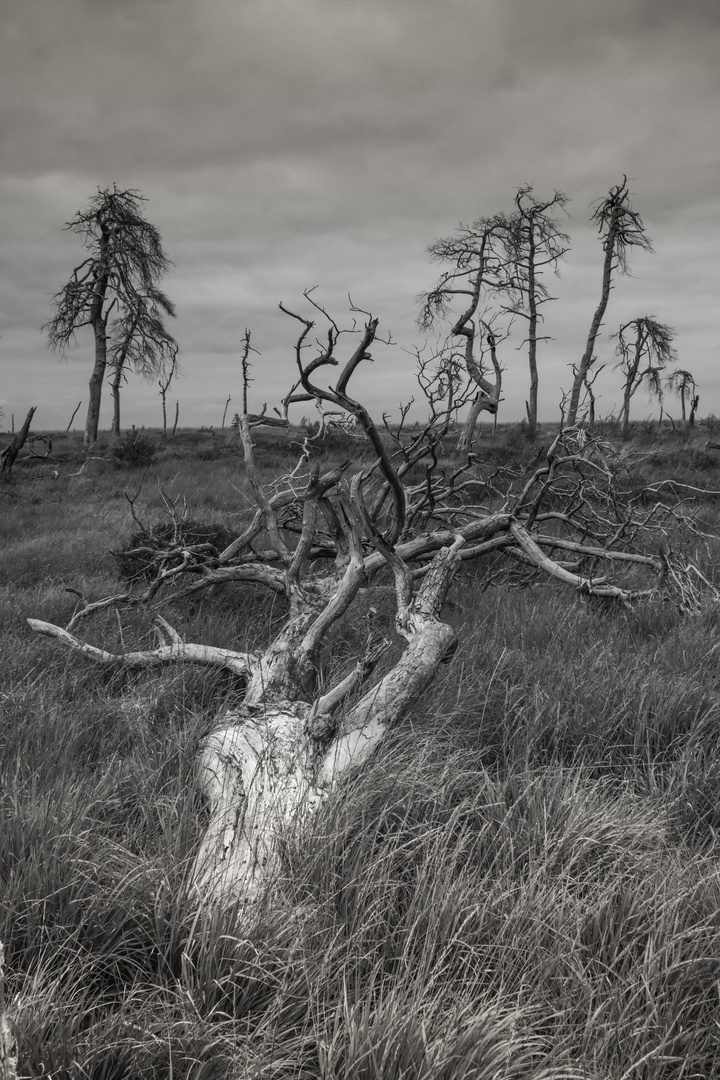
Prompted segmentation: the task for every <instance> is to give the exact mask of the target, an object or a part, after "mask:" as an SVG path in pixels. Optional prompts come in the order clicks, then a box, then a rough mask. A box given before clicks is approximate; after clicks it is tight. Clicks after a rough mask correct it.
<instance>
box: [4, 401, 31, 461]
mask: <svg viewBox="0 0 720 1080" xmlns="http://www.w3.org/2000/svg"><path fill="white" fill-rule="evenodd" d="M35 408H36V407H35V406H34V405H33V407H32V409H30V411H29V412H28V414H27V416H26V417H25V422H24V424H23V426H22V427H21V428H20V430H19V431H18V433H17V435H16V436H15V438H14V439H13V441H12V442H11V443H10V445H9V446H6V447H5V449H4V450H3V451H2V452H0V473H5V475H6V476H9V475H10V473H11V472H12V467H13V465H14V464H15V459H16V458H17V456H18V454H19V453H20V451H21V450H22V448H23V446H24V445H25V440H26V439H27V437H28V432H29V431H30V425H31V424H32V418H33V416H34V415H35Z"/></svg>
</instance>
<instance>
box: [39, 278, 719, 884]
mask: <svg viewBox="0 0 720 1080" xmlns="http://www.w3.org/2000/svg"><path fill="white" fill-rule="evenodd" d="M306 296H307V299H308V301H309V303H310V304H311V305H312V306H313V309H314V310H313V311H312V312H311V314H313V316H314V317H315V318H317V317H318V315H319V316H320V317H321V318H322V319H323V321H324V322H325V328H326V333H325V338H324V340H323V342H322V343H318V342H315V343H313V340H312V336H311V334H312V330H313V327H314V322H313V321H312V319H311V318H309V317H306V316H303V315H300V314H298V313H296V312H294V311H291V310H289V309H287V308H283V309H282V310H283V311H285V312H286V314H287V315H288V316H289V317H290V318H292V319H293V320H295V321H297V322H298V323H299V326H300V329H299V333H298V337H297V341H296V345H295V365H296V369H297V378H298V382H297V384H296V387H295V389H294V391H293V395H292V396H293V400H294V401H312V402H316V403H318V404H319V405H320V406H321V407H323V408H325V407H327V408H329V409H334V410H335V409H336V410H341V411H342V413H343V414H348V415H350V416H352V417H354V418H355V421H356V424H357V428H358V431H359V432H360V433H361V435H362V437H363V438H364V440H365V442H366V444H367V445H368V446H369V447H371V448H372V455H373V456H372V460H371V461H370V463H369V464H367V465H366V466H365V467H359V468H358V467H355V468H353V466H352V465H351V463H349V462H343V463H339V464H338V465H337V466H335V467H332V468H328V469H326V470H325V471H324V472H322V471H321V470H320V468H319V466H318V464H317V461H316V459H314V458H313V457H312V456H311V454H310V452H309V450H310V448H309V446H308V442H307V441H306V445H305V448H304V451H303V453H302V454H301V455H300V458H299V460H298V463H297V465H296V467H295V468H294V469H293V470H291V471H290V472H288V473H286V474H285V475H283V476H280V477H278V478H277V479H276V480H275V481H274V482H273V483H272V484H271V485H263V484H262V483H261V482H260V478H259V471H258V469H257V468H256V465H255V459H254V446H253V438H252V433H251V423H252V422H251V419H250V417H249V415H248V414H247V413H245V414H244V415H243V416H241V417H240V425H239V427H240V436H241V439H242V444H243V450H244V457H245V467H246V472H247V479H248V482H249V487H250V491H251V493H252V498H253V501H254V511H253V512H252V514H251V516H250V517H249V520H248V521H247V522H246V524H245V527H244V528H243V529H242V531H240V532H238V534H237V535H236V536H235V537H234V538H233V539H232V541H231V542H230V543H229V544H227V545H226V546H225V548H224V549H223V550H218V549H217V548H216V547H215V546H214V545H213V544H212V543H209V542H204V543H197V544H188V543H185V542H184V541H183V538H182V528H181V526H182V517H183V513H184V511H183V510H181V509H179V508H178V503H177V502H172V501H170V500H169V499H168V500H167V502H166V506H167V509H168V513H169V515H170V518H171V520H173V521H174V524H175V530H174V535H175V538H176V542H175V543H173V541H172V539H171V540H170V542H166V543H163V544H162V545H160V544H156V545H155V546H154V547H153V542H152V534H151V533H150V532H148V533H147V541H146V543H145V545H144V547H143V548H142V552H143V554H144V557H145V558H146V561H147V560H149V563H150V565H151V567H152V572H151V573H150V574H148V575H147V576H144V577H142V578H141V580H139V581H138V582H136V583H135V584H133V585H132V586H130V587H128V589H127V590H125V591H124V592H119V593H117V594H115V595H113V596H107V597H102V598H99V599H97V600H84V599H82V600H81V602H80V604H79V605H78V607H77V609H76V611H75V613H74V614H73V616H72V618H71V619H70V621H69V622H68V624H67V626H66V627H65V628H62V627H60V626H56V625H53V624H49V623H46V622H42V621H40V620H36V619H32V620H29V622H30V626H31V627H32V629H33V630H35V631H37V632H38V633H41V634H45V635H47V636H49V637H51V638H53V639H55V641H57V642H58V643H60V644H62V645H64V646H67V647H69V648H71V649H74V650H77V651H79V652H80V653H82V654H83V655H84V656H86V657H87V658H88V659H89V660H92V661H94V662H96V663H99V664H102V665H113V664H124V665H128V666H135V667H138V668H147V667H155V666H159V665H169V664H178V663H190V664H196V665H198V664H199V665H210V666H213V667H217V668H224V669H226V670H228V671H230V672H232V673H233V674H234V675H236V676H238V678H239V679H240V680H242V681H243V682H244V686H245V694H244V701H243V704H242V705H241V706H240V707H239V708H237V709H235V710H233V711H231V712H226V713H224V714H223V715H221V716H219V717H218V718H217V721H216V724H215V726H214V729H213V730H212V731H211V732H210V733H209V734H208V735H207V737H206V738H205V740H204V742H203V744H202V746H201V748H200V752H199V757H198V762H197V776H198V783H199V786H200V789H201V791H202V792H203V793H204V795H205V797H206V799H207V802H208V804H209V808H210V818H209V824H208V826H207V829H206V831H205V833H204V836H203V838H202V841H201V843H200V845H199V850H198V852H197V857H196V860H195V868H194V875H193V880H194V884H195V887H196V888H197V891H198V895H199V897H200V898H201V899H202V900H208V901H223V900H236V899H238V898H240V899H241V900H244V901H249V900H252V899H253V898H256V897H257V896H258V895H265V894H266V893H267V891H268V890H272V889H273V888H274V883H275V882H276V880H277V878H278V876H279V870H280V858H281V854H280V852H281V847H282V842H283V838H284V837H286V836H287V835H288V834H289V833H291V832H292V831H293V830H294V829H297V828H298V827H299V826H301V825H302V822H303V820H304V819H306V818H307V816H308V815H310V814H312V813H313V812H314V810H315V809H316V808H317V807H318V805H319V804H320V803H322V801H323V800H324V799H325V798H326V797H327V795H328V793H329V792H331V791H332V789H333V788H334V787H335V785H336V784H337V783H338V781H339V779H340V778H341V777H343V776H344V775H346V774H347V772H348V770H350V769H354V768H357V767H358V766H359V765H361V764H362V763H363V762H364V761H366V759H367V758H368V756H369V755H370V754H371V753H372V752H373V751H374V750H375V748H376V747H377V746H378V745H379V743H380V742H381V741H382V739H383V737H384V735H385V733H386V732H387V731H388V730H389V729H390V728H391V727H392V726H393V725H394V724H396V723H397V722H398V721H399V720H400V719H401V717H402V716H403V714H404V713H406V711H407V710H408V708H409V706H410V705H411V703H412V702H413V701H414V700H415V699H416V698H417V696H418V695H419V694H420V693H421V692H422V691H423V690H424V689H425V688H426V687H427V686H428V684H429V683H430V682H431V681H432V679H433V678H434V676H435V675H436V673H437V671H438V668H439V665H440V664H441V663H442V662H443V661H445V660H447V659H448V657H449V656H451V654H452V650H453V647H454V645H455V643H456V631H455V630H454V629H453V628H452V627H451V626H450V625H449V623H448V622H446V621H445V620H444V619H443V607H444V604H445V601H446V598H447V595H448V590H449V588H450V585H451V583H452V580H453V577H454V575H455V574H456V572H457V569H458V567H459V565H460V564H461V562H463V561H466V560H477V559H481V558H483V557H490V556H492V557H493V558H495V559H497V558H498V556H503V557H504V559H506V560H507V561H508V564H509V565H510V566H512V567H514V568H516V569H515V571H514V572H515V573H520V574H522V575H528V574H529V575H535V576H537V575H540V576H542V577H544V578H546V579H547V580H554V581H558V582H559V583H562V584H564V585H566V586H567V587H570V588H573V589H575V590H577V591H578V592H579V593H581V594H583V595H585V596H587V597H595V598H598V600H599V601H606V602H613V603H621V604H626V605H629V604H632V603H635V602H636V601H638V600H641V599H643V598H646V597H650V596H653V595H655V594H657V593H658V592H664V593H665V594H667V595H668V597H671V598H674V600H675V601H676V602H677V603H679V604H680V605H681V606H684V607H685V608H686V609H687V608H691V607H692V605H693V604H696V603H697V602H698V597H699V595H700V593H701V592H702V590H703V589H704V588H705V587H707V588H708V589H710V588H711V586H710V585H709V583H707V582H705V581H704V579H702V580H700V578H701V575H700V577H698V576H697V574H694V573H693V572H692V570H691V568H690V567H689V566H688V565H685V564H684V563H683V562H682V560H679V559H678V558H677V557H676V556H675V555H673V554H672V551H671V548H670V546H669V543H668V537H669V536H670V535H671V533H672V530H673V529H674V528H675V527H676V525H677V520H678V516H681V515H682V513H683V511H682V510H681V509H678V507H677V506H676V505H670V504H668V505H665V504H663V503H661V502H659V500H657V499H656V500H654V501H652V502H651V504H650V505H646V504H645V503H644V502H643V500H642V498H641V497H640V495H638V494H637V493H635V494H633V493H632V492H631V491H628V492H623V491H622V489H621V486H620V485H619V482H618V473H617V470H616V469H615V467H614V465H613V463H612V461H611V460H610V458H611V450H610V448H609V447H607V446H603V445H602V444H601V443H599V442H598V441H597V440H595V441H593V440H588V439H587V438H586V436H585V433H584V432H583V431H582V429H581V428H580V427H578V426H575V427H571V428H566V429H560V430H559V431H558V433H557V436H556V438H555V439H554V441H553V442H552V445H551V446H550V448H549V450H548V451H547V452H546V453H545V454H544V455H542V457H541V458H540V459H538V460H537V461H535V462H534V463H532V464H531V465H530V466H528V467H527V468H526V469H525V470H523V471H513V470H512V469H509V468H504V467H498V468H495V470H494V471H491V470H488V469H483V468H482V467H481V464H480V463H479V462H478V461H477V460H476V459H475V458H474V457H473V456H472V455H471V456H469V457H466V458H465V459H463V460H458V459H447V458H444V457H443V456H442V452H441V451H442V440H443V438H444V437H445V436H446V435H447V434H448V432H449V430H450V427H451V425H452V423H453V421H454V420H455V417H456V414H457V409H458V407H459V406H460V405H462V404H464V400H463V397H462V393H461V392H460V389H459V388H460V387H461V383H460V382H459V380H458V377H457V370H456V368H455V367H454V366H453V362H448V363H443V362H440V363H439V364H438V365H437V366H436V367H435V368H434V369H433V370H432V371H428V369H427V368H426V367H425V368H422V369H421V371H420V374H419V383H420V385H421V387H422V388H423V390H424V394H425V399H426V402H427V404H428V411H429V416H428V419H427V421H426V422H425V424H421V425H419V426H418V427H416V428H413V429H412V430H406V428H405V424H404V421H405V418H406V417H407V409H405V410H403V411H402V421H401V423H400V424H399V425H398V426H392V425H390V424H389V423H387V422H386V423H385V425H384V429H383V428H382V427H381V426H379V425H378V424H376V423H375V422H374V420H373V419H372V417H371V416H370V414H369V412H368V411H367V409H366V408H365V407H364V405H363V404H362V403H361V402H360V401H359V400H356V399H355V398H354V397H352V396H351V393H350V384H351V381H352V379H353V376H354V375H355V373H356V371H357V369H358V368H359V367H360V366H361V365H363V364H364V363H366V362H367V361H369V360H370V359H371V354H370V349H371V347H373V346H374V345H375V344H376V343H377V342H378V340H379V339H378V321H377V319H375V318H372V317H370V316H368V317H367V320H366V321H365V323H364V327H363V328H362V329H360V330H358V331H356V333H357V334H358V335H359V341H358V342H357V344H356V346H355V348H354V349H352V350H350V351H349V354H348V355H347V356H346V357H345V359H344V361H343V362H341V361H340V359H339V355H338V354H339V353H340V351H341V345H342V344H343V343H344V341H345V340H346V339H345V337H344V333H345V332H344V331H341V329H340V328H339V327H338V325H337V323H336V322H335V321H334V320H333V319H332V318H330V317H329V316H328V315H327V314H326V313H325V312H324V311H323V309H321V308H320V307H318V305H317V304H315V302H314V301H313V299H312V297H311V296H310V294H306ZM338 366H339V368H340V371H339V375H338V376H337V378H336V379H335V381H334V383H333V384H332V385H330V386H328V385H326V382H327V376H328V374H329V372H330V370H331V369H332V368H334V367H338ZM133 512H134V508H133ZM136 520H137V518H136ZM138 550H139V549H138ZM130 554H132V552H130ZM388 572H389V573H390V575H391V577H392V581H393V582H394V596H395V623H396V628H397V631H398V633H399V635H400V636H401V637H402V638H404V639H405V643H406V644H405V648H404V650H403V651H402V652H401V653H400V654H399V655H398V656H397V657H396V658H395V660H394V662H393V663H392V664H391V665H390V666H389V669H388V670H386V671H385V673H384V674H382V675H380V676H378V675H377V674H375V676H373V673H374V672H377V670H378V661H379V659H380V657H381V656H382V657H386V655H387V653H388V643H387V642H386V641H385V639H384V637H383V636H382V634H381V633H380V631H379V630H378V628H377V626H373V624H372V621H371V620H368V623H367V627H368V628H367V635H366V641H365V645H364V648H363V649H362V653H361V655H360V656H359V657H358V658H357V660H356V662H355V663H353V664H352V665H351V667H350V669H349V670H346V671H345V672H344V674H342V675H341V676H339V677H338V678H337V680H336V681H335V682H334V683H333V684H331V685H329V686H325V685H324V684H323V683H322V680H321V678H320V674H319V668H320V651H321V646H322V645H323V642H324V641H325V639H326V638H327V636H328V634H329V631H330V630H331V628H332V627H334V626H335V625H336V624H338V623H339V622H340V621H341V620H343V619H344V618H345V617H346V616H347V615H348V613H349V612H350V611H351V609H352V608H353V605H356V604H357V603H358V602H359V598H360V595H361V593H362V592H363V591H364V590H365V589H366V588H367V586H368V584H370V583H372V582H374V581H375V580H376V579H377V577H378V575H382V574H383V573H385V574H387V573H388ZM698 573H699V572H698ZM227 582H241V583H242V582H247V583H252V584H253V585H255V586H261V587H264V588H267V589H269V590H271V591H272V592H273V593H275V594H277V595H278V596H280V597H282V598H284V601H285V603H286V608H287V615H286V618H285V622H284V625H283V626H282V628H281V629H280V630H279V632H278V633H277V634H276V636H275V637H274V639H273V640H272V641H271V642H270V644H269V645H268V646H267V647H266V648H264V649H263V650H261V651H257V652H254V651H249V652H239V651H234V650H231V649H225V648H218V647H213V646H209V645H204V644H198V643H191V642H186V641H184V640H183V639H182V637H181V636H180V635H179V634H178V633H177V632H176V630H175V629H174V628H173V627H172V626H171V625H170V624H169V623H168V622H167V621H166V620H165V618H164V617H162V616H160V615H159V614H157V612H156V608H157V605H158V604H160V603H164V602H166V601H167V599H168V598H170V597H172V598H174V599H175V600H178V599H182V598H183V597H187V596H193V595H196V594H197V593H198V592H201V591H203V590H207V589H210V588H211V587H212V588H215V589H217V588H218V587H220V586H222V585H223V584H224V583H227ZM129 604H133V605H137V606H143V607H144V608H146V609H148V610H150V611H154V612H155V625H156V628H157V630H158V633H159V635H160V637H161V642H160V644H159V645H158V646H157V647H156V648H154V649H148V650H140V651H124V652H122V653H117V654H115V653H112V652H110V651H108V650H106V649H103V648H101V647H97V646H94V645H91V644H89V643H88V642H87V641H85V640H84V638H82V637H80V636H78V634H77V632H76V631H77V628H78V626H79V625H80V623H81V622H83V621H84V620H87V619H89V618H90V617H91V616H92V615H93V614H94V613H95V612H97V611H99V610H102V609H104V608H108V607H112V606H120V605H129ZM385 667H388V665H387V662H385Z"/></svg>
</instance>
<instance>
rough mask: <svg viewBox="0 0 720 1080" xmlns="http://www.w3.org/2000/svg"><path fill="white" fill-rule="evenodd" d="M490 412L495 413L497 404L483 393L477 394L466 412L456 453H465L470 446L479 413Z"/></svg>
mask: <svg viewBox="0 0 720 1080" xmlns="http://www.w3.org/2000/svg"><path fill="white" fill-rule="evenodd" d="M483 412H490V413H496V412H497V406H496V405H494V403H493V402H491V401H488V399H487V398H486V397H485V396H484V395H483V394H478V395H477V397H476V398H475V400H474V401H473V403H472V405H471V406H470V412H469V413H468V416H467V420H466V421H465V423H464V424H463V429H462V431H461V432H460V436H459V438H458V441H457V452H458V454H467V453H468V452H469V451H470V449H471V447H472V441H473V437H474V435H475V427H476V425H477V422H478V418H479V416H480V414H481V413H483Z"/></svg>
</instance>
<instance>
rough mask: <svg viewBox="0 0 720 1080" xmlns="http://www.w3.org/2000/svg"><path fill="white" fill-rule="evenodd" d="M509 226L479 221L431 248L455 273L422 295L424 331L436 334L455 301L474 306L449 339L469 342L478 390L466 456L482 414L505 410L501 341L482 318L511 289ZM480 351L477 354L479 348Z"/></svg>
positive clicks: (468, 362)
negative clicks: (486, 353)
mask: <svg viewBox="0 0 720 1080" xmlns="http://www.w3.org/2000/svg"><path fill="white" fill-rule="evenodd" d="M507 235H508V220H507V219H506V218H505V217H504V216H503V215H501V214H498V215H496V216H495V217H492V218H479V219H478V220H477V221H476V222H474V223H473V224H472V225H469V226H468V225H459V226H458V228H457V229H456V231H455V232H454V233H453V234H452V236H449V237H446V238H444V239H442V240H436V241H435V243H434V244H431V245H430V247H429V248H428V252H429V254H430V256H431V258H432V259H433V260H434V261H436V262H444V263H450V264H451V269H450V270H445V271H443V273H442V275H441V277H440V280H439V281H438V283H437V285H436V286H435V288H434V289H432V290H431V291H430V292H429V293H426V294H423V295H422V296H421V297H420V298H419V299H420V301H421V305H422V306H421V311H420V316H419V319H418V323H419V326H420V328H421V329H422V330H430V329H432V328H433V327H434V326H435V325H436V322H437V320H438V318H440V317H442V316H446V315H447V314H448V313H449V310H450V307H451V305H452V303H453V300H454V298H455V297H456V296H469V297H470V300H469V302H468V304H467V307H465V308H464V310H463V311H462V313H461V314H460V316H459V318H457V319H456V321H455V322H454V323H453V326H452V328H451V330H450V337H462V338H464V340H465V347H464V362H465V368H466V371H467V374H468V377H469V379H470V381H471V383H472V384H473V385H474V386H475V388H476V397H475V400H474V402H473V404H472V406H471V409H470V412H469V414H468V416H467V419H466V421H465V425H464V427H463V430H462V432H461V434H460V438H459V440H458V450H459V451H460V452H462V453H465V452H467V451H468V450H469V449H470V447H471V445H472V438H473V434H474V432H475V425H476V424H477V421H478V417H479V416H480V414H481V413H482V412H485V411H486V412H489V413H490V414H491V415H493V416H494V415H495V414H496V413H497V410H498V406H499V404H500V393H501V390H502V370H501V368H500V364H499V363H498V358H497V352H496V344H497V337H496V335H495V333H494V332H493V330H492V328H491V321H488V320H485V319H484V318H483V316H482V314H481V315H478V312H479V311H481V310H484V307H485V305H486V303H487V301H488V298H489V297H490V296H491V295H492V294H496V293H498V292H501V291H503V290H507V289H508V288H509V287H510V279H509V278H508V270H507V262H508V256H507V252H506V248H505V244H506V240H507ZM480 326H482V328H483V329H484V331H485V333H486V341H487V344H488V347H489V350H490V359H491V362H492V368H493V374H494V381H492V382H491V381H490V379H489V378H487V372H486V368H485V366H484V364H483V353H482V335H479V337H480V340H479V341H478V340H477V339H478V330H479V327H480ZM478 345H480V352H479V354H478V351H477V346H478Z"/></svg>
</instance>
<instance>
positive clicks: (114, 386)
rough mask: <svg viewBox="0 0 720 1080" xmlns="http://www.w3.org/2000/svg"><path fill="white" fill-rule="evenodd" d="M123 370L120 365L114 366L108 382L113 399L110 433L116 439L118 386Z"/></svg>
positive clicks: (118, 400)
mask: <svg viewBox="0 0 720 1080" xmlns="http://www.w3.org/2000/svg"><path fill="white" fill-rule="evenodd" d="M122 377H123V370H122V366H121V365H120V364H116V365H115V370H114V372H113V377H112V380H111V382H110V391H111V393H112V399H113V418H112V433H113V435H114V436H115V437H116V438H119V436H120V386H121V384H122Z"/></svg>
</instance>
